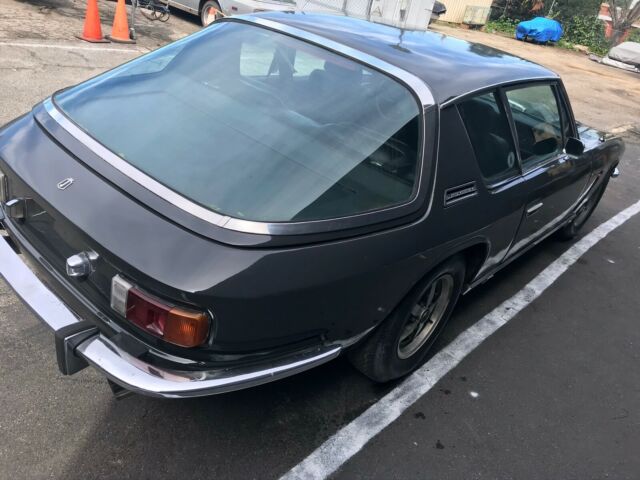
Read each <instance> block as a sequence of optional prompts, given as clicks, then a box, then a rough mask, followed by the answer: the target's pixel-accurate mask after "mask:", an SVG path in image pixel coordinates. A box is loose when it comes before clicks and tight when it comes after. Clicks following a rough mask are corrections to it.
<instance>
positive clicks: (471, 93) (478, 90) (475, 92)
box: [440, 75, 560, 108]
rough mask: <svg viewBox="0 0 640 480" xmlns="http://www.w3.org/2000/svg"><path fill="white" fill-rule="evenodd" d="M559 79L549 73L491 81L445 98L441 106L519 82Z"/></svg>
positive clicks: (540, 81) (444, 106)
mask: <svg viewBox="0 0 640 480" xmlns="http://www.w3.org/2000/svg"><path fill="white" fill-rule="evenodd" d="M558 80H560V77H559V76H557V75H555V76H554V75H549V76H544V77H542V76H541V77H528V78H519V79H515V80H509V81H506V82H498V83H491V84H489V85H485V86H484V87H480V88H476V89H474V90H469V91H468V92H465V93H462V94H460V95H456V96H455V97H451V98H449V99H448V100H445V101H444V102H442V103H441V104H440V108H446V107H448V106H450V105H453V104H454V103H458V102H460V101H462V100H464V99H465V98H466V97H472V96H475V95H479V94H481V93H482V92H484V91H485V90H486V91H489V90H495V89H497V88H507V89H508V88H511V87H517V86H518V85H519V84H526V83H545V82H554V81H555V82H557V81H558Z"/></svg>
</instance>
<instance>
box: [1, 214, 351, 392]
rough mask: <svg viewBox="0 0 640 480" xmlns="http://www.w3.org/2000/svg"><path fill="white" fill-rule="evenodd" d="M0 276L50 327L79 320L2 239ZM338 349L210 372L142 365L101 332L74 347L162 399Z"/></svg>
mask: <svg viewBox="0 0 640 480" xmlns="http://www.w3.org/2000/svg"><path fill="white" fill-rule="evenodd" d="M0 211H2V210H1V209H0ZM0 276H2V277H3V278H4V279H5V280H6V281H7V283H8V284H9V285H10V286H11V288H13V290H14V291H15V292H16V294H17V295H18V296H19V297H20V298H21V299H22V301H23V302H24V303H25V304H26V305H27V306H28V307H29V308H30V309H31V310H32V311H33V312H34V313H35V314H36V316H38V317H39V318H40V320H42V322H43V323H45V324H46V325H47V326H49V327H50V328H52V329H53V330H60V329H61V328H63V327H66V326H69V325H72V324H75V323H78V322H79V321H80V320H79V319H78V317H76V316H75V315H74V314H73V313H72V312H71V310H69V308H68V307H67V306H66V305H64V303H62V301H61V300H60V299H59V298H58V297H57V296H56V295H55V294H54V293H52V292H51V291H50V290H49V289H48V288H47V287H46V286H45V285H44V284H43V283H42V282H41V281H40V280H39V279H38V278H37V277H36V275H35V274H34V273H33V272H32V271H31V270H30V269H29V268H28V267H27V265H26V264H25V263H24V262H23V261H22V259H21V258H20V256H19V255H18V254H17V253H15V252H14V251H13V249H12V248H11V246H10V245H9V244H8V243H7V242H6V241H5V240H4V239H1V238H0ZM345 344H346V343H345ZM341 351H342V345H340V344H334V345H323V346H318V347H310V348H309V349H307V350H304V351H300V352H296V353H295V354H291V355H289V356H286V357H283V358H281V359H278V360H273V361H271V362H269V363H263V364H256V365H251V366H237V367H232V368H218V369H211V370H181V369H180V367H181V365H179V364H176V367H177V368H176V369H170V368H160V367H157V366H155V365H151V364H149V363H146V362H144V361H142V360H140V359H138V358H136V357H133V356H131V355H129V354H128V353H127V352H125V351H124V350H122V349H121V348H119V347H118V346H116V345H115V344H114V343H112V342H111V341H110V340H108V339H107V338H106V337H104V336H103V335H101V334H98V335H95V336H93V337H90V338H88V339H87V340H85V341H84V342H82V343H81V344H80V345H79V346H78V347H77V348H76V353H79V354H80V355H82V357H84V358H85V359H86V360H87V361H88V362H89V363H90V364H91V365H93V366H94V367H95V368H96V369H97V370H99V371H100V372H102V373H103V374H104V375H106V376H107V377H108V378H110V379H111V380H112V381H114V382H116V383H117V384H119V385H121V386H122V387H124V388H126V389H128V390H132V391H135V392H138V393H142V394H145V395H150V396H156V397H167V398H183V397H197V396H203V395H212V394H216V393H223V392H228V391H232V390H239V389H243V388H248V387H252V386H255V385H260V384H262V383H267V382H271V381H274V380H278V379H280V378H284V377H287V376H290V375H294V374H296V373H299V372H302V371H304V370H308V369H310V368H312V367H315V366H317V365H320V364H322V363H325V362H328V361H329V360H332V359H334V358H336V357H337V356H338V355H339V354H340V352H341Z"/></svg>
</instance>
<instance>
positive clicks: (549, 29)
mask: <svg viewBox="0 0 640 480" xmlns="http://www.w3.org/2000/svg"><path fill="white" fill-rule="evenodd" d="M560 37H562V26H561V25H560V23H559V22H557V21H555V20H551V19H550V18H544V17H536V18H534V19H533V20H527V21H525V22H520V23H519V24H518V26H517V27H516V38H517V39H518V40H522V39H524V38H530V39H532V40H535V41H536V42H557V41H558V40H560Z"/></svg>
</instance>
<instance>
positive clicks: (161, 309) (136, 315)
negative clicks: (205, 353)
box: [127, 288, 209, 347]
mask: <svg viewBox="0 0 640 480" xmlns="http://www.w3.org/2000/svg"><path fill="white" fill-rule="evenodd" d="M127 320H129V321H130V322H131V323H133V324H134V325H137V326H138V327H140V328H141V329H143V330H145V331H146V332H148V333H150V334H152V335H155V336H156V337H160V338H162V339H163V340H165V341H167V342H170V343H173V344H175V345H180V346H182V347H195V346H198V345H201V344H202V343H204V342H205V340H206V339H207V335H208V333H209V317H208V316H207V314H206V313H204V312H198V311H195V310H187V309H184V308H178V307H172V306H170V305H166V304H165V303H163V302H161V301H160V300H157V299H155V298H153V297H150V296H149V295H146V294H145V293H143V292H141V291H140V290H138V289H136V288H132V289H130V290H129V292H128V294H127Z"/></svg>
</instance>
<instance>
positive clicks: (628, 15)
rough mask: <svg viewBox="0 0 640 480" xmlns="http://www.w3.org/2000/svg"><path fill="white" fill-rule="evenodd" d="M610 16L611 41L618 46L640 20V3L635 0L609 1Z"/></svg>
mask: <svg viewBox="0 0 640 480" xmlns="http://www.w3.org/2000/svg"><path fill="white" fill-rule="evenodd" d="M609 14H610V15H611V26H612V27H613V35H612V37H611V41H612V43H613V44H614V45H617V44H618V43H620V42H621V41H622V38H623V37H624V34H625V33H626V32H627V30H629V29H630V28H631V25H633V24H634V23H635V22H637V21H638V20H640V2H639V1H635V2H634V0H609Z"/></svg>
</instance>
